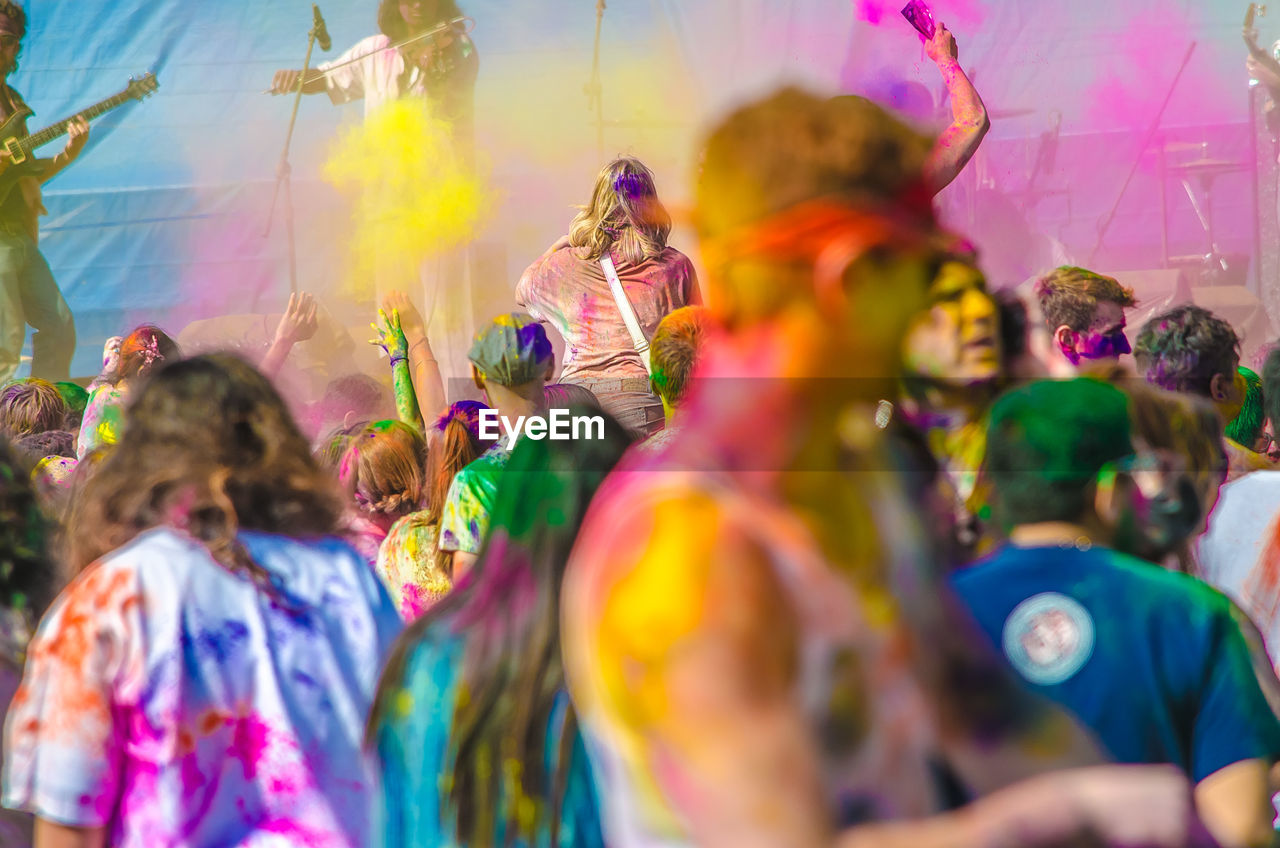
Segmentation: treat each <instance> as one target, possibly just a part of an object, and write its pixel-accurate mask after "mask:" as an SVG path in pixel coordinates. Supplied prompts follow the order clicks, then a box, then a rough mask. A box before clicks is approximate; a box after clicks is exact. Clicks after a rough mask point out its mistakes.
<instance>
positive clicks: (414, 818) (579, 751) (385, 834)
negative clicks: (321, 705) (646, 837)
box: [374, 626, 604, 848]
mask: <svg viewBox="0 0 1280 848" xmlns="http://www.w3.org/2000/svg"><path fill="white" fill-rule="evenodd" d="M465 644H466V643H465V640H464V639H463V638H462V637H460V636H456V635H453V634H451V633H448V632H447V630H446V628H445V627H444V626H436V627H434V628H433V629H432V630H430V631H428V633H427V635H426V637H425V638H423V639H422V641H421V642H419V643H418V645H417V646H416V647H415V648H414V649H413V652H412V654H411V655H410V656H409V658H408V661H407V663H406V664H405V674H404V681H403V685H402V687H401V689H400V691H399V692H398V693H396V695H395V696H393V700H392V703H391V707H390V709H389V710H388V711H387V716H386V718H385V720H384V722H383V725H382V726H381V727H379V728H378V730H377V736H376V740H377V755H378V760H379V767H380V771H381V781H382V787H381V800H380V803H379V804H378V808H377V812H376V815H377V824H376V830H375V833H376V837H375V840H374V844H375V845H379V846H386V848H460V846H458V845H457V842H456V839H455V835H454V827H453V823H452V822H451V821H448V822H446V821H445V820H444V817H443V815H442V811H441V805H440V800H441V791H440V790H441V785H442V782H443V781H444V780H446V779H447V778H448V776H449V774H450V773H451V771H452V763H451V762H450V761H449V750H448V748H449V734H450V731H451V729H452V724H453V712H454V704H455V702H456V700H457V696H458V683H459V678H460V674H459V672H460V670H461V667H462V658H463V651H464V649H465ZM568 706H569V698H568V695H567V694H565V693H563V692H561V693H560V695H559V696H558V697H557V701H556V705H555V708H554V709H553V710H552V711H551V716H550V720H549V721H548V723H547V738H546V747H545V751H546V761H545V764H546V768H547V773H548V774H554V773H555V766H556V763H557V761H558V758H559V751H560V738H561V732H562V728H563V726H564V713H565V710H566V709H568ZM572 751H573V761H572V763H571V765H570V769H569V774H568V781H567V785H566V789H565V794H564V800H563V802H562V806H561V813H560V815H561V820H560V831H559V834H558V838H557V839H556V841H555V842H554V843H553V842H552V841H551V834H550V832H549V831H550V829H549V828H545V829H544V830H543V832H541V833H539V834H538V839H537V842H536V843H534V844H533V845H530V844H528V843H525V842H523V841H521V840H519V839H517V840H515V841H514V842H513V843H512V845H513V846H515V848H552V846H553V845H554V846H555V848H603V846H604V838H603V836H602V835H601V831H600V828H601V826H600V819H599V805H598V803H597V798H596V790H595V785H594V784H593V782H592V776H591V767H590V764H589V761H588V759H587V752H586V747H585V745H584V744H583V741H582V737H581V736H579V735H576V734H575V739H574V741H573V747H572ZM504 837H505V835H504V833H503V828H502V826H501V823H499V824H498V826H497V828H496V834H495V840H494V844H496V845H503V844H505V838H504Z"/></svg>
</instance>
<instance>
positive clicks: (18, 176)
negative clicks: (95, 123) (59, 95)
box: [0, 73, 160, 204]
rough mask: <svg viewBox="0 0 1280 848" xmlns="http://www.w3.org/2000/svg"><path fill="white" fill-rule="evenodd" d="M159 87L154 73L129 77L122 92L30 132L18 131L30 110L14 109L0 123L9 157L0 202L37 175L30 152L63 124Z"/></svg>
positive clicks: (39, 168) (38, 166) (39, 167)
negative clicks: (21, 182)
mask: <svg viewBox="0 0 1280 848" xmlns="http://www.w3.org/2000/svg"><path fill="white" fill-rule="evenodd" d="M159 87H160V84H159V83H157V82H156V75H155V74H152V73H148V74H144V75H143V76H142V77H141V78H139V79H133V78H132V77H130V78H129V85H128V86H126V87H125V89H124V91H121V92H119V93H118V94H114V95H112V96H111V97H108V98H107V99H106V100H102V101H100V102H98V103H95V104H93V105H92V106H90V107H89V108H88V109H84V110H82V111H80V112H77V113H76V114H75V115H73V116H72V117H70V118H64V119H62V120H61V121H58V122H57V123H56V124H51V125H50V126H47V127H45V128H44V129H42V130H40V131H39V132H34V133H31V134H30V135H22V134H21V133H22V125H23V121H25V120H26V119H27V118H28V117H30V116H31V115H32V114H33V113H32V111H31V110H30V109H28V108H20V109H18V111H16V112H14V113H13V114H12V115H10V116H9V118H8V120H6V121H5V122H4V123H2V124H0V148H3V149H4V150H5V151H6V152H7V153H8V154H9V156H10V157H11V158H10V161H9V164H8V166H7V167H5V168H4V170H3V171H0V204H3V203H4V201H5V200H6V199H7V198H8V197H9V193H10V192H12V191H13V189H14V186H16V185H17V184H18V182H19V181H20V180H22V179H23V178H24V177H38V176H40V175H41V173H42V172H43V171H44V167H45V166H44V164H43V163H42V162H41V161H40V160H37V159H36V158H35V157H34V156H33V155H32V154H33V153H34V152H35V151H36V149H37V148H40V147H43V146H44V145H46V144H48V143H49V142H51V141H55V140H57V139H59V138H61V137H62V136H64V135H66V133H67V125H68V124H70V123H71V122H72V121H73V120H75V119H76V118H77V117H82V118H84V119H85V120H92V119H94V118H97V117H98V116H99V115H105V114H106V113H107V112H110V111H111V110H112V109H116V108H119V107H120V106H123V105H124V104H126V103H128V102H129V101H130V100H143V99H145V98H146V97H148V96H150V95H151V94H152V92H154V91H155V90H156V89H157V88H159Z"/></svg>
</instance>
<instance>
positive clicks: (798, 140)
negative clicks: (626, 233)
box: [562, 89, 1212, 848]
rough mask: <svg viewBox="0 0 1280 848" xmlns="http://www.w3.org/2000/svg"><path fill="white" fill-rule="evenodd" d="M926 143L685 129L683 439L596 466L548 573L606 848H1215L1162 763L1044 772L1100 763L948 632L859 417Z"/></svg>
mask: <svg viewBox="0 0 1280 848" xmlns="http://www.w3.org/2000/svg"><path fill="white" fill-rule="evenodd" d="M930 148H931V143H930V141H929V140H928V139H926V138H923V137H921V136H919V135H917V134H916V133H914V132H913V131H911V130H909V129H908V128H906V127H905V126H903V125H902V124H900V123H898V122H897V121H896V120H894V119H892V118H890V117H889V116H888V115H887V114H886V113H885V112H883V111H882V110H881V109H880V108H878V107H876V106H874V105H873V104H871V103H869V102H867V101H863V100H859V99H857V98H838V99H837V100H835V101H830V100H826V99H823V98H818V97H815V96H812V95H809V94H806V93H804V92H801V91H797V90H794V89H787V90H783V91H781V92H779V93H777V94H774V95H772V96H770V97H768V98H766V99H764V100H761V101H757V102H754V103H751V104H749V105H747V106H745V107H743V108H741V109H739V110H738V111H737V112H735V113H734V114H733V115H731V116H729V117H728V118H727V119H725V121H724V122H722V123H721V125H720V126H719V127H718V128H717V129H716V130H715V131H714V132H713V134H712V136H711V138H710V140H709V142H708V144H707V147H706V152H705V157H704V164H703V168H702V171H701V180H700V185H699V190H698V213H697V215H698V224H699V228H700V231H701V237H702V242H703V253H704V256H705V257H706V258H707V264H708V269H709V273H710V274H711V276H710V278H709V281H710V283H711V291H712V294H713V297H712V299H711V300H712V302H713V303H714V304H715V309H716V311H717V319H718V321H719V323H721V324H722V325H723V326H724V327H725V333H724V335H723V336H719V335H717V336H716V337H715V338H714V339H713V340H711V341H710V342H709V343H708V346H707V348H706V350H705V351H704V353H703V360H702V366H701V370H700V377H701V379H700V380H699V381H698V383H697V385H696V386H695V388H694V394H693V396H692V397H690V398H689V399H688V400H687V401H686V410H685V412H686V415H687V417H686V419H685V424H684V427H683V430H682V435H681V437H680V438H679V439H678V440H676V442H675V443H674V444H672V445H671V446H670V447H669V448H668V449H667V450H665V451H663V452H662V453H661V454H659V455H658V456H656V457H654V456H644V455H634V456H633V458H632V459H630V460H627V461H624V466H623V467H622V468H620V469H619V470H617V471H615V472H614V473H613V475H611V476H610V479H609V480H608V481H607V482H606V483H605V485H604V486H603V487H602V488H601V491H600V494H599V495H598V496H597V499H596V501H595V503H594V504H593V505H592V509H591V512H590V513H589V514H588V517H587V520H586V522H585V524H584V527H583V530H582V532H581V534H580V535H579V538H578V543H577V545H576V546H575V549H574V554H573V558H572V560H571V562H570V566H569V571H568V573H567V575H566V586H565V599H564V604H565V612H564V636H563V640H562V644H563V646H564V650H565V654H566V656H565V662H566V671H567V679H568V682H569V687H570V692H571V694H572V695H573V698H574V704H575V706H576V707H577V710H578V714H579V717H580V719H581V721H582V726H583V728H584V734H585V736H586V737H587V740H588V749H589V750H590V751H591V753H592V757H593V765H595V766H596V768H595V772H596V774H597V778H598V780H599V784H600V787H601V793H602V803H603V804H604V807H605V816H604V818H605V821H606V835H607V839H608V842H609V844H611V845H616V846H622V848H629V846H640V845H653V844H663V845H669V846H675V845H692V844H698V845H702V846H733V848H744V846H745V848H752V846H776V845H788V846H800V847H801V848H807V847H808V846H829V845H842V846H875V848H887V847H888V848H896V847H897V846H904V847H905V846H910V848H929V847H930V846H935V845H937V846H943V845H946V846H970V845H972V846H987V845H989V846H996V845H1020V846H1038V845H1060V844H1066V843H1069V842H1070V841H1071V840H1072V839H1076V840H1078V841H1079V842H1083V843H1084V844H1101V845H1112V844H1114V845H1129V846H1134V845H1169V846H1174V845H1191V844H1194V845H1202V844H1212V843H1211V842H1209V841H1207V836H1206V835H1205V834H1204V833H1203V829H1202V828H1203V826H1202V825H1200V824H1199V822H1198V819H1196V817H1195V813H1194V810H1193V807H1192V804H1191V800H1190V792H1189V789H1188V786H1187V784H1186V781H1185V778H1183V777H1182V776H1180V775H1178V774H1177V772H1176V771H1175V770H1172V769H1168V768H1154V769H1139V768H1118V769H1116V768H1103V769H1082V770H1068V771H1064V772H1060V773H1053V774H1046V773H1045V772H1047V771H1049V770H1052V769H1056V768H1061V767H1063V766H1066V765H1072V764H1080V763H1093V762H1098V761H1099V755H1098V752H1097V751H1096V749H1095V748H1094V746H1093V743H1091V742H1090V741H1089V740H1088V739H1087V737H1085V736H1084V735H1083V732H1082V731H1081V730H1080V729H1079V728H1078V727H1077V726H1076V725H1075V724H1074V723H1073V722H1072V721H1071V720H1070V719H1068V718H1067V717H1066V715H1065V714H1064V713H1062V712H1060V711H1058V710H1056V709H1055V708H1053V707H1051V706H1050V705H1049V704H1048V703H1047V702H1044V701H1041V700H1040V699H1038V698H1035V697H1033V696H1031V695H1029V694H1027V693H1025V692H1024V690H1023V689H1022V688H1021V687H1020V686H1019V685H1018V683H1017V682H1016V681H1015V680H1014V679H1013V678H1012V676H1011V675H1010V674H1009V673H1008V672H1007V671H1006V670H1005V669H1004V668H1003V667H1002V666H1001V664H1000V661H999V657H998V656H996V655H995V654H994V653H993V652H992V651H991V650H990V647H989V646H988V645H985V644H984V640H983V637H982V635H981V634H980V633H977V632H975V631H974V630H973V629H972V626H971V625H970V624H969V623H968V622H966V620H965V618H964V616H963V612H962V611H961V610H960V609H958V607H957V606H956V604H957V602H956V600H955V599H954V597H952V596H951V595H950V594H949V593H947V592H946V591H945V583H944V582H943V581H942V580H941V578H940V576H939V571H940V569H939V568H938V561H937V557H936V555H935V552H934V551H933V550H931V548H930V546H931V545H932V544H933V540H932V538H931V536H930V534H929V532H928V530H927V528H926V527H925V526H924V525H923V524H922V523H921V522H920V521H919V518H918V516H917V514H916V512H915V511H914V509H913V508H912V507H911V506H910V504H909V503H908V501H907V500H906V498H905V496H904V493H903V489H902V485H903V482H904V478H903V477H901V476H899V475H898V474H896V473H895V466H894V465H893V463H892V462H891V460H890V459H888V457H891V456H892V455H893V446H892V445H891V444H889V443H887V442H886V441H885V437H884V434H883V432H882V431H880V430H878V429H877V428H876V427H875V425H874V409H875V406H876V403H877V401H878V400H879V399H880V398H884V397H887V396H889V393H890V392H891V391H892V390H893V388H894V386H895V384H896V379H897V376H898V374H899V368H900V362H899V358H900V354H901V346H902V341H903V337H904V335H905V333H906V331H907V327H908V324H909V323H910V320H911V318H912V316H913V315H914V314H915V313H917V312H918V311H919V310H920V309H921V308H922V307H923V306H924V305H925V303H926V292H927V289H928V286H929V283H930V281H931V280H933V279H934V278H935V277H936V275H937V272H938V270H939V267H940V265H941V262H942V259H943V256H944V253H943V251H942V249H941V246H940V245H939V244H938V242H939V241H940V239H938V238H937V236H938V233H937V230H936V227H935V224H934V222H933V219H932V211H931V208H930V198H931V196H932V192H931V191H930V190H929V187H928V185H927V184H926V182H925V179H924V162H925V159H926V157H927V156H928V154H929V150H930ZM886 463H888V464H886ZM1029 775H1038V776H1035V777H1031V778H1030V779H1028V780H1023V778H1025V777H1027V776H1029ZM975 798H976V799H978V800H976V801H973V802H972V803H970V804H967V805H965V806H963V807H962V808H960V809H956V808H957V807H960V806H961V805H964V804H965V802H966V801H967V800H970V799H975ZM946 810H953V812H950V813H946V812H944V811H946Z"/></svg>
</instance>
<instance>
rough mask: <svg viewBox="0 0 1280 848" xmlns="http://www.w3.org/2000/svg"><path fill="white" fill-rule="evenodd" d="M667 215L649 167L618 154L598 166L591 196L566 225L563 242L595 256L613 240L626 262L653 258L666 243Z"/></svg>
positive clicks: (605, 250) (588, 256)
mask: <svg viewBox="0 0 1280 848" xmlns="http://www.w3.org/2000/svg"><path fill="white" fill-rule="evenodd" d="M670 234H671V215H670V214H669V213H668V212H667V208H666V207H665V206H663V205H662V201H661V200H659V199H658V189H657V187H656V186H655V185H654V181H653V172H652V171H650V170H649V169H648V168H647V167H646V166H645V164H644V163H643V162H641V161H640V160H639V159H633V158H631V157H629V156H624V157H622V158H619V159H614V160H613V161H612V162H610V163H609V164H608V165H605V166H604V167H603V168H601V169H600V173H599V175H598V176H597V177H596V186H595V189H594V190H592V192H591V202H590V203H588V204H587V205H586V206H583V207H581V211H579V212H578V214H577V216H576V217H575V218H574V219H573V223H572V224H570V225H569V242H570V243H571V244H572V245H573V246H574V247H580V248H583V249H585V251H586V253H585V254H584V255H585V257H586V259H587V260H589V261H591V262H595V261H597V260H599V259H600V258H601V257H602V256H604V255H605V254H606V253H608V252H610V251H611V250H613V248H614V247H615V246H616V247H617V249H618V253H619V254H620V255H621V256H622V258H623V259H625V260H626V261H627V262H629V263H630V264H632V265H639V264H640V263H641V262H644V261H645V260H646V259H654V258H656V257H658V256H660V255H661V254H662V251H664V250H666V248H667V236H669V235H670Z"/></svg>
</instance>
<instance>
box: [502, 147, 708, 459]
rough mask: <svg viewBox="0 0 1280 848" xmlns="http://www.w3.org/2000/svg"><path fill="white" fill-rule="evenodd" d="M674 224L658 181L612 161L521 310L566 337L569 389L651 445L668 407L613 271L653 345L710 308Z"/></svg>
mask: <svg viewBox="0 0 1280 848" xmlns="http://www.w3.org/2000/svg"><path fill="white" fill-rule="evenodd" d="M670 232H671V216H670V215H669V214H668V213H667V210H666V208H665V207H664V206H663V205H662V201H661V200H660V199H659V198H658V190H657V188H656V186H655V185H654V179H653V173H652V172H651V171H650V170H649V169H648V168H647V167H645V165H644V164H643V163H642V162H640V161H639V160H637V159H633V158H629V157H623V158H620V159H615V160H614V161H613V162H610V163H609V164H608V165H606V166H605V167H604V168H603V169H601V171H600V173H599V175H598V176H597V177H596V184H595V188H594V190H593V191H592V196H591V202H590V203H588V204H587V205H586V206H584V207H582V210H581V212H580V213H579V214H578V216H577V217H576V218H575V219H574V221H573V224H572V225H571V226H570V228H569V234H568V235H567V236H565V237H563V238H561V239H560V240H559V241H557V242H556V243H555V244H554V245H552V246H551V248H550V249H548V250H547V252H546V253H544V254H543V255H542V256H541V257H539V258H538V259H537V260H536V261H535V262H534V263H533V264H532V265H530V266H529V267H528V268H527V269H526V270H525V272H524V274H522V275H521V277H520V282H519V283H517V284H516V292H515V296H516V303H518V304H519V305H520V306H521V307H523V308H524V309H525V310H526V311H528V312H529V314H530V315H532V316H533V317H535V318H537V319H538V320H539V321H542V322H545V323H548V324H551V325H552V326H553V327H555V328H556V330H557V331H558V332H559V333H560V335H561V336H562V337H563V338H564V342H565V353H564V367H563V370H562V372H561V374H560V380H561V381H562V382H565V383H578V384H580V385H583V386H585V387H586V388H587V389H589V390H590V391H591V392H593V393H594V394H595V395H596V396H597V397H598V398H599V400H600V404H601V406H602V407H603V408H604V410H605V411H606V412H608V413H609V414H611V415H613V416H614V417H615V418H617V419H618V420H619V421H620V422H621V423H622V425H623V426H624V427H627V428H629V429H631V430H632V431H633V432H635V433H637V434H638V435H641V436H649V435H652V434H653V433H655V432H657V431H658V430H660V429H661V428H662V405H661V402H660V401H659V400H658V398H657V397H656V396H655V395H654V394H653V393H652V392H651V390H650V386H649V372H648V368H647V366H646V364H645V363H644V362H643V361H642V360H641V358H640V354H639V353H638V352H637V350H636V340H635V339H634V338H633V337H632V335H631V333H630V331H629V330H628V328H627V325H626V322H625V320H624V319H623V317H622V311H621V306H620V304H619V301H618V300H617V299H616V298H615V296H614V294H613V290H612V288H611V286H610V282H609V278H608V276H607V275H606V272H605V269H604V263H605V262H606V260H608V261H609V262H611V263H612V265H613V267H614V270H615V271H616V273H617V276H618V282H619V284H620V285H621V287H622V289H623V292H624V294H625V295H626V299H627V301H628V302H629V303H630V305H631V310H632V311H633V312H634V313H635V317H636V321H637V323H638V324H639V325H640V326H639V329H640V331H641V332H642V333H643V334H644V338H645V339H646V340H650V339H652V338H653V334H654V331H655V330H656V329H657V327H658V323H659V322H660V321H661V320H662V318H663V316H664V315H666V314H667V313H669V312H671V311H673V310H675V309H679V308H680V307H683V306H688V305H690V304H696V303H700V302H701V294H700V292H699V290H698V280H697V275H696V273H695V271H694V269H693V263H691V262H690V261H689V259H688V257H686V256H685V255H684V254H682V253H680V252H679V251H678V250H676V249H674V248H672V247H670V246H668V245H667V237H668V235H670Z"/></svg>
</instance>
